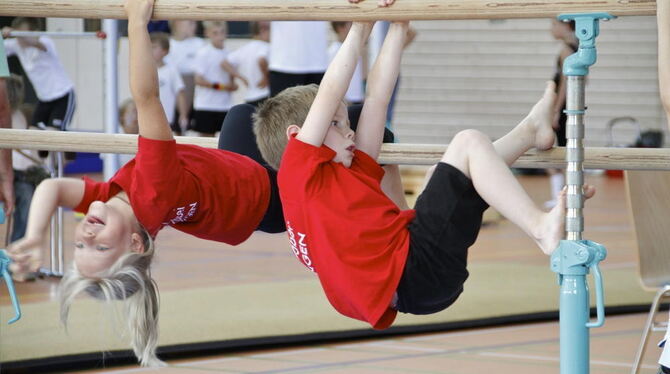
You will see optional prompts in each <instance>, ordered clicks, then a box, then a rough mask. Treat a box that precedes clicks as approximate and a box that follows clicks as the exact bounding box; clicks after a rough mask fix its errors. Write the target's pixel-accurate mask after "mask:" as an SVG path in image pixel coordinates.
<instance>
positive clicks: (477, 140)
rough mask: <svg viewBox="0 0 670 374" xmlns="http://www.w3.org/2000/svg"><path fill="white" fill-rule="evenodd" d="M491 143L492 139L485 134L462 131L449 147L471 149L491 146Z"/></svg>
mask: <svg viewBox="0 0 670 374" xmlns="http://www.w3.org/2000/svg"><path fill="white" fill-rule="evenodd" d="M490 143H491V139H489V137H488V136H487V135H486V134H484V133H483V132H481V131H478V130H473V129H468V130H463V131H460V132H459V133H458V134H456V136H454V138H453V139H452V141H451V143H450V144H449V146H452V145H456V146H463V147H467V148H471V147H473V146H478V145H482V144H490Z"/></svg>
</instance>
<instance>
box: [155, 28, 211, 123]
mask: <svg viewBox="0 0 670 374" xmlns="http://www.w3.org/2000/svg"><path fill="white" fill-rule="evenodd" d="M197 26H198V23H197V22H196V21H192V20H174V21H170V30H171V32H172V34H171V35H170V53H168V55H167V56H165V59H164V61H165V63H166V64H168V65H172V66H174V67H176V68H177V70H178V71H179V74H181V79H182V81H183V82H184V90H183V92H184V96H185V97H186V103H187V104H188V111H189V114H190V116H189V119H192V118H193V113H192V111H191V110H192V109H193V92H194V90H195V78H194V74H195V72H194V69H195V56H196V54H197V53H198V50H200V48H202V47H204V46H205V44H206V43H205V41H204V40H203V39H202V38H199V37H197V36H195V32H196V28H197ZM177 110H179V108H177ZM172 130H173V131H174V132H175V133H183V132H185V131H186V130H187V129H186V128H178V127H177V126H174V124H173V126H172Z"/></svg>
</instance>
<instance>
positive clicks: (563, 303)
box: [551, 240, 607, 374]
mask: <svg viewBox="0 0 670 374" xmlns="http://www.w3.org/2000/svg"><path fill="white" fill-rule="evenodd" d="M606 256H607V250H606V249H605V247H604V246H602V245H600V244H598V243H596V242H592V241H590V240H579V241H573V240H561V242H560V244H559V246H558V248H557V249H556V250H555V251H554V253H553V254H552V255H551V270H552V271H553V272H555V273H557V274H558V284H559V285H560V287H561V291H560V311H559V315H560V337H561V343H560V348H561V374H588V372H589V331H588V329H589V328H593V327H600V326H602V325H603V324H604V323H605V298H604V294H603V281H602V275H601V273H600V268H599V267H598V263H599V262H600V261H602V260H604V259H605V257H606ZM590 270H592V271H593V277H594V280H595V289H596V311H597V320H596V321H595V322H589V318H590V316H589V310H590V308H589V290H588V284H587V282H586V276H587V275H588V274H589V271H590Z"/></svg>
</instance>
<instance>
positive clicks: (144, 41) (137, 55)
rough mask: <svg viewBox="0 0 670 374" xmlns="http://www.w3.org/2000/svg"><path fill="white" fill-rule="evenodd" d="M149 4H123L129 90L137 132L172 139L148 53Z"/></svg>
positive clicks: (144, 0) (133, 0) (138, 0)
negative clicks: (126, 23) (125, 15)
mask: <svg viewBox="0 0 670 374" xmlns="http://www.w3.org/2000/svg"><path fill="white" fill-rule="evenodd" d="M153 5H154V2H153V0H126V3H125V5H124V8H125V9H126V14H127V15H128V41H129V44H130V92H131V94H132V96H133V100H134V101H135V105H136V106H137V120H138V123H139V127H140V136H142V137H144V138H147V139H154V140H172V139H174V138H173V136H172V131H171V130H170V126H169V124H168V122H167V118H166V117H165V111H164V110H163V105H162V104H161V100H160V97H159V94H158V73H157V69H156V64H155V63H154V59H153V57H152V56H151V41H150V39H149V32H148V31H147V23H148V22H149V19H150V18H151V14H152V12H153Z"/></svg>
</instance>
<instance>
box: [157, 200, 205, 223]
mask: <svg viewBox="0 0 670 374" xmlns="http://www.w3.org/2000/svg"><path fill="white" fill-rule="evenodd" d="M186 208H189V209H188V212H186ZM197 211H198V203H197V202H195V203H191V204H189V205H187V206H181V207H179V208H177V209H175V210H174V218H171V219H169V220H168V222H165V223H163V224H164V225H174V224H177V223H180V222H186V221H188V220H189V218H191V217H193V216H194V215H195V213H196V212H197ZM184 212H186V213H184Z"/></svg>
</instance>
